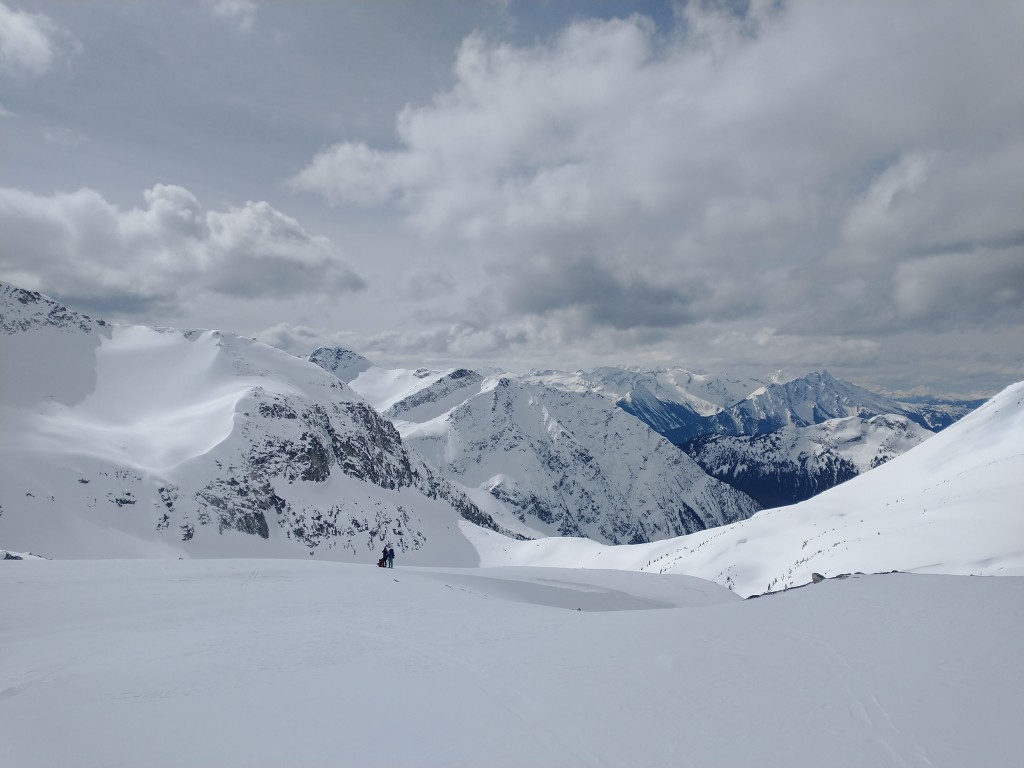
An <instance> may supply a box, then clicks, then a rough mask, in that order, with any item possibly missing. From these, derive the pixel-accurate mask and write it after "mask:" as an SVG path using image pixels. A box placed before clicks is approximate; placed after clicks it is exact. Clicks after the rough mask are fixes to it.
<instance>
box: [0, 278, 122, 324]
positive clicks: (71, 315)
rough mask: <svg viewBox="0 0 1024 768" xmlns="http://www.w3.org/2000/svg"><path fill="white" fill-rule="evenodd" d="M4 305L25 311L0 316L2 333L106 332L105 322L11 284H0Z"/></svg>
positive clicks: (1, 301)
mask: <svg viewBox="0 0 1024 768" xmlns="http://www.w3.org/2000/svg"><path fill="white" fill-rule="evenodd" d="M0 305H3V306H4V307H19V308H20V309H21V310H22V311H17V312H11V311H7V310H5V311H4V312H3V314H0V333H19V332H23V331H29V330H32V329H33V328H58V329H61V330H66V331H80V332H82V333H89V332H90V331H93V330H95V329H96V328H105V327H107V324H106V323H105V322H104V321H102V320H93V319H92V318H91V317H89V316H88V315H83V314H79V313H78V312H73V311H71V310H70V309H68V308H67V307H65V306H64V305H63V304H59V303H58V302H56V301H54V300H53V299H51V298H49V297H47V296H44V295H43V294H41V293H37V292H36V291H26V290H25V289H24V288H18V287H16V286H14V285H11V284H10V283H2V282H0Z"/></svg>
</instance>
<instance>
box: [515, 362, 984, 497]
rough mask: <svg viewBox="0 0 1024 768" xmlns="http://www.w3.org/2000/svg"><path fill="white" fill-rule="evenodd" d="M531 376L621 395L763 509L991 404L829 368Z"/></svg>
mask: <svg viewBox="0 0 1024 768" xmlns="http://www.w3.org/2000/svg"><path fill="white" fill-rule="evenodd" d="M530 378H533V379H536V380H540V381H544V382H545V383H547V384H549V385H551V386H556V387H560V388H563V389H566V390H569V391H579V390H585V389H590V390H592V391H595V392H598V393H600V394H602V395H604V396H605V397H607V398H609V399H611V400H614V402H615V403H616V404H617V405H618V406H619V407H620V408H621V409H622V410H624V411H626V412H627V413H629V414H632V415H633V416H635V417H636V418H638V419H640V420H641V421H643V422H644V423H645V424H647V425H648V426H650V427H651V428H652V429H654V430H655V431H657V432H659V433H660V434H662V435H664V436H665V437H666V438H668V439H669V440H670V441H672V442H673V443H674V444H676V445H678V446H680V447H681V448H683V449H684V450H685V451H686V452H687V453H688V454H689V455H690V456H691V457H693V458H694V459H695V460H696V461H697V463H698V464H700V465H701V467H703V468H704V469H705V470H706V471H707V472H708V473H710V474H711V475H712V476H714V477H717V478H718V479H720V480H722V481H723V482H726V483H729V484H730V485H732V486H733V487H734V488H736V489H738V490H741V491H743V492H744V493H746V494H748V495H750V496H752V497H753V498H754V499H755V500H756V501H757V502H758V503H759V504H761V505H762V506H764V507H777V506H781V505H783V504H792V503H795V502H798V501H802V500H804V499H807V498H810V497H811V496H814V495H815V494H817V493H821V492H822V491H824V490H827V489H828V488H831V487H834V486H835V485H838V484H839V483H842V482H845V481H846V480H849V479H850V478H852V477H856V476H857V475H858V474H860V473H862V472H865V471H867V470H868V469H870V468H872V467H875V466H878V465H879V464H881V463H882V462H884V461H887V460H888V459H890V458H892V457H893V456H896V455H899V454H900V453H902V452H903V451H905V450H908V449H909V448H911V447H912V446H914V445H917V444H919V443H920V442H922V441H923V440H925V439H926V438H927V437H929V436H930V435H932V434H933V433H934V432H937V431H940V430H942V429H944V428H945V427H947V426H949V425H950V424H952V423H953V422H955V421H956V420H957V419H959V418H962V417H963V416H964V415H965V414H967V413H970V412H971V411H972V410H974V409H975V408H977V407H978V406H979V405H981V404H982V403H983V402H984V400H951V399H948V398H945V399H941V398H936V399H930V398H928V397H925V396H918V397H914V398H912V401H909V400H908V401H900V400H895V399H893V398H891V397H887V396H885V395H880V394H877V393H874V392H871V391H869V390H867V389H864V388H863V387H858V386H856V385H854V384H850V383H849V382H845V381H841V380H839V379H836V378H834V377H833V376H832V375H830V374H829V373H828V372H827V371H823V372H812V373H809V374H806V375H804V376H799V377H793V378H787V377H786V376H784V375H783V374H782V373H781V372H780V373H776V374H772V375H770V376H765V377H762V378H729V377H718V376H713V375H711V374H708V373H704V372H699V373H694V372H691V371H687V370H685V369H682V368H668V369H655V370H649V371H647V370H642V369H636V368H598V369H596V370H594V371H591V372H583V371H580V372H576V373H574V374H565V373H558V372H555V371H542V372H536V373H534V374H532V375H531V377H530ZM871 446H874V448H871Z"/></svg>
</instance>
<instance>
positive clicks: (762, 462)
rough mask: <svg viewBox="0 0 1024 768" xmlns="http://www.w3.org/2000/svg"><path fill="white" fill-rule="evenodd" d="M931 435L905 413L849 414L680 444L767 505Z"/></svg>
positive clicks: (802, 494) (807, 494)
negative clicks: (840, 417) (761, 433)
mask: <svg viewBox="0 0 1024 768" xmlns="http://www.w3.org/2000/svg"><path fill="white" fill-rule="evenodd" d="M931 436H932V433H931V432H929V431H928V430H927V429H925V428H924V427H922V426H920V425H919V424H916V423H914V422H913V421H911V420H910V419H909V418H907V417H906V416H888V415H886V416H872V417H870V418H860V417H858V416H848V417H846V418H843V419H830V420H829V421H824V422H821V423H820V424H812V425H809V426H806V427H797V426H793V425H792V424H789V425H786V426H784V427H782V428H781V429H779V430H776V431H775V432H771V433H769V434H766V435H741V436H731V435H704V436H702V437H698V438H696V439H694V440H691V441H690V442H689V443H687V444H686V446H684V450H685V451H686V452H687V454H689V455H690V456H691V457H692V458H693V459H694V460H695V461H696V462H697V463H698V464H699V465H700V466H701V467H702V468H703V469H704V471H705V472H707V473H708V474H710V475H711V476H712V477H717V478H718V479H719V480H722V481H723V482H726V483H728V484H729V485H731V486H732V487H733V488H737V489H739V490H741V491H743V492H744V493H746V494H747V495H748V496H750V497H752V498H754V499H755V500H757V502H758V503H759V504H761V506H763V507H765V508H771V507H780V506H784V505H786V504H795V503H796V502H799V501H804V500H805V499H809V498H811V497H812V496H815V495H817V494H819V493H821V492H822V491H826V490H828V489H829V488H832V487H834V486H836V485H839V484H840V483H843V482H846V481H847V480H850V479H852V478H854V477H856V476H857V475H859V474H862V473H864V472H867V471H868V470H870V469H874V468H875V467H877V466H880V465H881V464H884V463H885V462H886V461H889V460H890V459H893V458H895V457H896V456H899V455H900V454H901V453H904V452H905V451H908V450H910V449H911V448H913V447H914V446H916V445H920V444H921V443H923V442H924V441H925V440H926V439H928V438H929V437H931Z"/></svg>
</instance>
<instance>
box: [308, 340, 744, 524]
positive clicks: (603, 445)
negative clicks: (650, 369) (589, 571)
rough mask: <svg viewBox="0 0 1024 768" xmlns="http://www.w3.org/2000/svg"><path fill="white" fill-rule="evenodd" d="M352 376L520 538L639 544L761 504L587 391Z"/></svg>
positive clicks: (458, 378) (370, 372) (319, 357)
mask: <svg viewBox="0 0 1024 768" xmlns="http://www.w3.org/2000/svg"><path fill="white" fill-rule="evenodd" d="M310 359H311V360H314V361H320V362H322V363H324V362H326V364H327V365H326V367H327V368H328V370H331V368H330V365H331V362H330V361H332V360H334V359H348V356H347V355H345V354H343V353H341V352H338V351H334V350H317V351H316V352H314V353H313V355H312V356H311V358H310ZM345 375H348V374H345ZM349 383H350V386H351V387H352V388H353V389H354V390H356V391H357V392H359V393H360V394H361V395H363V396H364V397H366V398H367V400H368V401H369V402H370V403H372V404H373V405H374V406H375V407H376V408H377V409H378V410H380V411H381V412H382V413H384V414H385V415H387V416H388V417H390V418H391V419H392V420H393V421H394V423H395V425H396V427H397V428H398V429H399V431H400V433H401V434H402V437H403V439H404V440H405V441H406V443H407V444H408V445H409V446H410V447H411V448H413V449H414V450H415V451H416V452H417V453H418V454H419V455H421V456H422V457H423V458H424V459H425V460H426V462H427V463H428V464H429V465H430V466H432V467H434V468H435V469H436V471H437V472H438V473H439V474H440V475H441V476H443V477H445V478H447V479H449V480H452V481H454V482H457V483H458V484H459V485H460V486H462V487H463V488H465V489H467V492H468V493H469V494H470V496H471V497H472V498H473V500H474V501H475V502H476V503H477V504H478V505H479V506H481V508H484V509H486V510H487V511H488V512H489V513H490V514H491V515H492V516H493V517H494V518H495V519H496V520H497V521H498V522H499V523H500V524H501V525H503V526H504V527H506V528H507V529H509V530H519V531H521V532H522V533H523V534H524V535H529V536H531V537H532V536H535V535H537V534H538V533H544V534H555V535H560V536H577V537H579V536H586V537H590V538H593V539H595V540H597V541H602V542H606V543H610V544H618V543H637V542H645V541H654V540H657V539H662V538H665V537H669V536H676V535H679V534H681V533H686V532H692V531H696V530H703V529H704V528H708V527H712V526H716V525H721V524H723V523H726V522H730V521H734V520H739V519H743V518H745V517H748V516H749V515H751V514H752V513H753V512H755V511H757V510H758V509H759V506H758V505H757V504H756V503H755V502H753V501H752V500H751V499H750V498H749V497H747V496H746V495H744V494H742V493H739V492H737V491H735V490H733V489H732V488H730V487H729V486H728V485H726V484H724V483H721V482H718V481H717V480H714V479H713V478H711V477H709V476H708V475H707V474H706V473H705V472H704V471H703V470H701V469H700V467H698V466H697V465H696V464H695V463H694V462H693V460H692V459H690V458H689V457H688V456H686V455H685V454H684V453H683V452H681V451H679V450H678V449H677V448H675V447H674V446H672V445H671V444H670V443H669V442H668V441H666V440H665V439H664V438H662V437H661V436H660V435H658V434H657V433H655V432H654V431H652V430H651V429H649V428H648V427H647V426H646V425H644V424H642V423H640V422H639V421H637V420H636V419H634V418H632V417H630V416H629V415H628V414H626V413H624V412H622V411H621V410H620V409H618V408H616V407H615V403H614V401H612V400H610V399H609V398H607V397H603V396H601V395H599V394H595V393H593V392H590V391H587V390H586V389H585V388H581V389H580V390H578V391H574V390H571V389H569V388H564V387H557V386H553V385H550V384H549V383H546V382H543V381H540V380H538V379H537V377H527V378H525V379H519V378H515V377H512V376H499V377H496V378H485V377H483V376H481V375H480V374H477V373H474V372H471V371H467V370H464V369H450V370H445V371H429V370H427V369H418V370H415V371H408V370H389V369H381V368H370V369H366V370H363V371H361V372H359V373H358V375H356V376H354V377H353V378H351V380H350V382H349ZM502 510H504V514H503V512H502Z"/></svg>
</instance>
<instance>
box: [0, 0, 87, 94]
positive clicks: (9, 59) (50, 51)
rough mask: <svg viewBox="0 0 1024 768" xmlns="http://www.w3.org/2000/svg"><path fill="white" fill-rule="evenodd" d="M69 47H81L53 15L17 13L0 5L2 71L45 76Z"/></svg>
mask: <svg viewBox="0 0 1024 768" xmlns="http://www.w3.org/2000/svg"><path fill="white" fill-rule="evenodd" d="M65 48H67V49H70V50H73V51H78V50H80V49H81V44H80V43H79V42H78V41H77V40H75V39H74V38H72V37H71V36H70V35H69V34H68V33H67V32H65V31H64V30H62V29H61V28H60V27H58V26H57V25H56V24H54V23H53V21H51V20H50V17H49V16H45V15H43V14H39V13H26V12H24V11H15V10H12V9H11V8H9V7H8V6H7V5H6V4H4V3H0V72H3V73H4V74H5V75H11V76H36V77H39V76H41V75H45V74H46V73H47V72H48V71H49V70H50V69H51V68H52V67H53V65H54V64H55V63H56V61H57V60H58V59H59V57H60V56H61V54H62V51H63V50H64V49H65Z"/></svg>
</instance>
